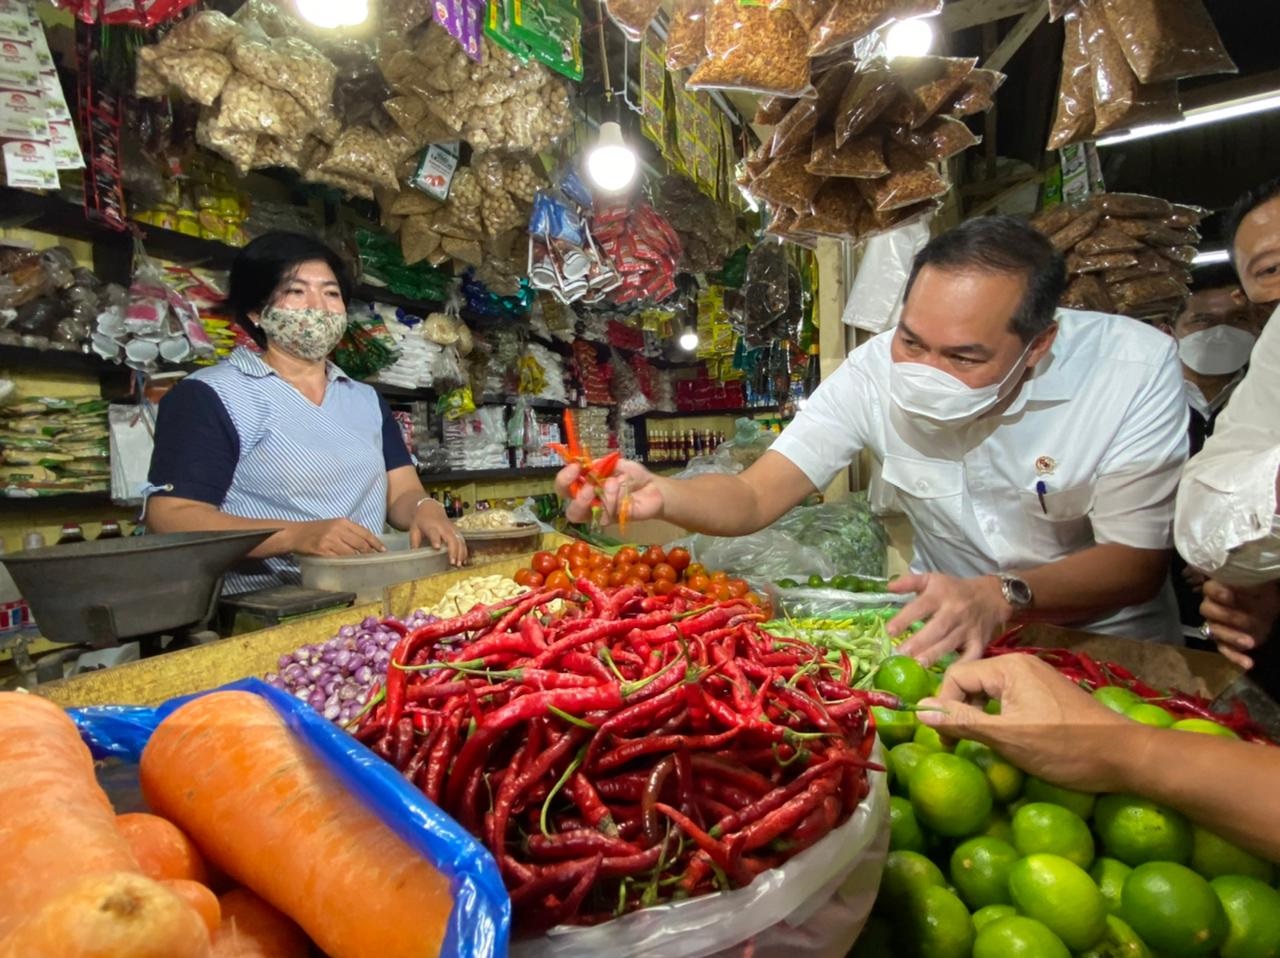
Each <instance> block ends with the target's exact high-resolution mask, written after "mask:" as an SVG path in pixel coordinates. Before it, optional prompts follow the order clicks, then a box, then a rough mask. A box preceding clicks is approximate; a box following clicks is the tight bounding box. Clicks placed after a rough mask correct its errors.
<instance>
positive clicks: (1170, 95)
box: [1081, 0, 1182, 135]
mask: <svg viewBox="0 0 1280 958" xmlns="http://www.w3.org/2000/svg"><path fill="white" fill-rule="evenodd" d="M1099 2H1100V0H1089V2H1088V3H1085V2H1083V0H1082V2H1081V11H1082V15H1083V24H1084V42H1085V46H1086V47H1087V48H1088V50H1089V57H1090V59H1091V60H1092V61H1093V112H1094V124H1093V132H1094V134H1095V135H1098V134H1102V133H1106V132H1108V131H1109V130H1115V129H1119V128H1128V127H1134V126H1142V125H1146V124H1149V123H1167V122H1169V121H1171V120H1177V119H1180V118H1181V117H1182V102H1181V100H1179V98H1178V84H1177V82H1176V81H1174V80H1169V81H1167V82H1162V83H1150V84H1147V83H1142V82H1141V81H1140V80H1139V79H1138V77H1137V75H1136V74H1135V73H1134V72H1133V70H1132V69H1131V68H1130V67H1129V61H1128V60H1127V59H1125V55H1124V51H1123V50H1122V49H1121V48H1120V44H1119V42H1118V41H1117V40H1116V38H1115V36H1114V35H1113V34H1112V33H1111V30H1110V29H1109V28H1108V27H1107V23H1106V18H1105V17H1103V16H1102V13H1101V11H1099V9H1098V4H1099Z"/></svg>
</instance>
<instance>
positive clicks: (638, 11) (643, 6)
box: [605, 0, 662, 42]
mask: <svg viewBox="0 0 1280 958" xmlns="http://www.w3.org/2000/svg"><path fill="white" fill-rule="evenodd" d="M661 6H662V0H607V2H606V3H605V10H607V11H608V13H609V19H610V20H612V21H613V22H614V23H616V24H617V25H618V29H619V30H621V31H622V33H623V35H624V36H626V38H627V39H628V40H631V41H633V42H635V41H639V40H640V38H641V37H643V36H644V33H645V31H646V30H648V29H649V24H650V23H652V22H653V18H654V17H655V16H657V15H658V8H659V7H661Z"/></svg>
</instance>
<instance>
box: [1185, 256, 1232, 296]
mask: <svg viewBox="0 0 1280 958" xmlns="http://www.w3.org/2000/svg"><path fill="white" fill-rule="evenodd" d="M1239 285H1240V281H1239V280H1238V279H1237V278H1236V271H1235V270H1234V269H1232V268H1231V266H1230V264H1228V263H1209V264H1207V265H1202V266H1195V267H1193V268H1192V270H1191V292H1193V293H1203V292H1205V291H1206V290H1210V289H1223V288H1224V287H1239Z"/></svg>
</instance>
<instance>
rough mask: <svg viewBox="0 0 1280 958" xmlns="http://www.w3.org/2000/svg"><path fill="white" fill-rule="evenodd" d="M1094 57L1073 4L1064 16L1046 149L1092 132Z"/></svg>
mask: <svg viewBox="0 0 1280 958" xmlns="http://www.w3.org/2000/svg"><path fill="white" fill-rule="evenodd" d="M1093 124H1094V112H1093V61H1092V60H1091V59H1090V56H1089V48H1088V47H1087V46H1086V44H1085V40H1084V19H1083V17H1082V16H1081V14H1080V10H1079V9H1078V8H1076V7H1072V8H1071V9H1070V10H1068V11H1067V14H1066V16H1065V17H1064V18H1063V42H1062V74H1061V76H1060V77H1059V79H1058V100H1057V108H1056V112H1055V114H1054V118H1053V126H1052V128H1051V129H1050V131H1049V149H1051V150H1057V149H1060V148H1062V147H1064V146H1067V145H1069V144H1071V143H1079V142H1080V141H1082V140H1086V139H1088V138H1089V136H1090V135H1091V134H1092V133H1093Z"/></svg>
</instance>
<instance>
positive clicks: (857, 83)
mask: <svg viewBox="0 0 1280 958" xmlns="http://www.w3.org/2000/svg"><path fill="white" fill-rule="evenodd" d="M897 98H898V84H897V81H896V80H894V78H893V73H892V72H890V71H889V69H888V68H887V67H885V66H884V65H883V64H879V65H873V66H871V67H869V68H867V69H865V70H862V71H860V72H858V73H855V74H854V76H853V79H851V80H850V81H849V85H848V86H847V87H845V91H844V93H843V95H842V96H841V97H840V103H839V104H838V105H837V106H836V119H835V123H834V128H835V135H836V146H844V144H845V143H846V142H848V140H849V139H850V138H852V137H854V136H857V135H858V134H859V133H861V132H862V131H863V130H865V129H866V128H867V127H868V126H870V125H871V123H872V121H874V120H875V119H876V118H877V117H879V116H880V115H881V114H882V113H884V111H885V110H886V109H887V108H888V106H889V104H890V103H892V102H893V101H894V100H896V99H897Z"/></svg>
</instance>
